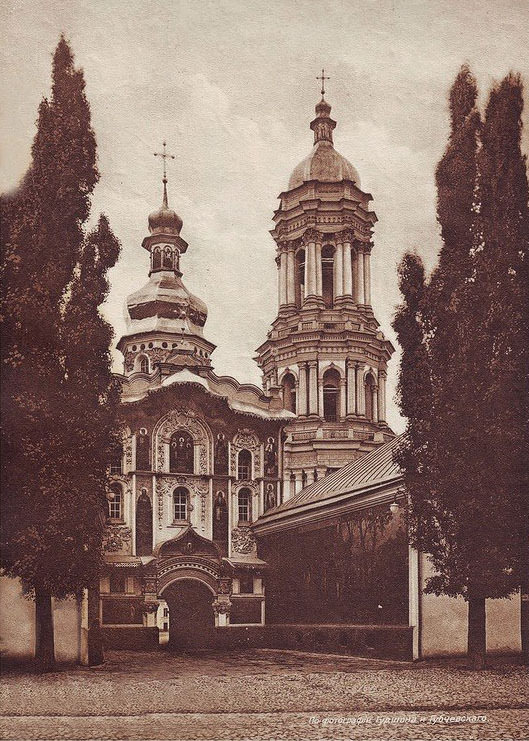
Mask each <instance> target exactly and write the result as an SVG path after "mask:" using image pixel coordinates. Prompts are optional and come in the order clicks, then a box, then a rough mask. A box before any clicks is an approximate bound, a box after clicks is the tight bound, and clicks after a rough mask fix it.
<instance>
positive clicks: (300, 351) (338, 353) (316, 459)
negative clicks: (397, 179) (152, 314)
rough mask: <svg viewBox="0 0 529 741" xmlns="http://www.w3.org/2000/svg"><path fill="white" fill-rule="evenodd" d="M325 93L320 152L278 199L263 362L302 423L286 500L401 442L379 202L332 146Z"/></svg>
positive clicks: (295, 429)
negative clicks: (377, 278) (382, 287)
mask: <svg viewBox="0 0 529 741" xmlns="http://www.w3.org/2000/svg"><path fill="white" fill-rule="evenodd" d="M330 113H331V106H330V105H329V103H327V101H326V100H325V98H324V96H323V95H322V98H321V100H320V101H319V102H318V104H317V105H316V116H315V118H314V119H313V121H311V124H310V128H311V129H312V131H313V132H314V144H313V148H312V150H311V152H310V154H309V155H308V157H306V158H305V159H304V160H303V161H302V162H300V164H299V165H297V167H295V168H294V170H293V172H292V175H291V176H290V180H289V184H288V188H287V190H286V191H284V192H282V193H281V194H280V195H279V199H280V205H279V208H278V209H277V210H276V211H275V213H274V216H273V219H274V222H275V227H274V229H272V231H271V235H272V237H273V239H274V241H275V243H276V264H277V269H278V312H277V317H276V319H275V320H274V322H273V324H272V327H271V329H270V331H269V332H268V336H267V339H266V341H265V342H264V343H263V344H262V345H261V346H260V347H259V348H258V349H257V358H256V359H257V362H258V364H259V366H260V368H261V370H262V373H263V384H264V387H265V390H266V391H270V390H272V389H273V388H279V390H280V391H282V393H283V403H284V405H285V407H286V408H288V409H291V410H294V404H295V412H296V414H297V418H296V420H294V421H292V422H290V423H289V425H288V427H287V428H286V435H287V438H286V442H285V454H284V473H285V480H284V486H283V498H284V499H288V498H289V496H290V495H291V494H292V493H295V492H297V491H299V489H300V488H302V486H304V485H306V484H310V483H312V481H314V480H315V479H316V478H318V477H322V476H324V475H326V474H327V473H328V472H330V471H332V470H334V469H336V468H339V467H341V466H342V465H345V463H348V462H349V461H351V460H352V459H354V458H355V457H358V456H360V455H362V454H363V453H366V452H368V451H369V450H371V449H373V447H375V446H377V445H379V444H381V443H382V442H384V441H386V440H388V439H389V438H390V437H392V436H393V433H392V431H391V430H390V428H389V426H388V424H387V422H386V368H387V363H388V361H389V359H390V358H391V355H392V354H393V352H394V348H393V346H392V345H391V343H390V342H389V341H388V340H387V339H386V338H385V337H384V335H383V333H382V332H381V330H380V327H379V324H378V322H377V320H376V318H375V315H374V313H373V308H372V305H371V260H370V256H371V251H372V249H373V226H374V224H375V223H376V221H377V217H376V214H375V212H374V211H373V210H372V209H371V208H370V202H371V201H372V196H371V195H370V194H369V193H366V192H365V191H363V190H362V189H361V184H360V177H359V175H358V172H357V171H356V169H355V168H354V167H353V165H352V164H351V163H350V162H349V161H348V160H347V159H346V158H345V157H343V156H342V155H341V154H339V153H338V152H337V151H336V149H335V148H334V143H333V131H334V129H335V127H336V122H335V121H334V120H333V119H332V118H331V117H330Z"/></svg>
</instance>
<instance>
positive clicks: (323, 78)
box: [316, 69, 331, 98]
mask: <svg viewBox="0 0 529 741" xmlns="http://www.w3.org/2000/svg"><path fill="white" fill-rule="evenodd" d="M316 79H317V80H321V97H322V98H323V96H324V95H325V80H330V79H331V78H330V77H326V76H325V70H324V69H322V71H321V75H317V76H316Z"/></svg>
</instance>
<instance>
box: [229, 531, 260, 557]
mask: <svg viewBox="0 0 529 741" xmlns="http://www.w3.org/2000/svg"><path fill="white" fill-rule="evenodd" d="M231 544H232V547H233V550H234V551H236V553H251V552H252V551H253V550H254V549H255V545H256V544H255V538H254V536H253V534H252V531H251V530H250V528H249V527H236V528H235V529H234V530H232V532H231Z"/></svg>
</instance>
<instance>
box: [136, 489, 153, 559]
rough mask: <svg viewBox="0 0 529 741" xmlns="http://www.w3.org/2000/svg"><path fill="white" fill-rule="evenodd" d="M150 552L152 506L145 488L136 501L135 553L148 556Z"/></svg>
mask: <svg viewBox="0 0 529 741" xmlns="http://www.w3.org/2000/svg"><path fill="white" fill-rule="evenodd" d="M151 553H152V506H151V500H150V499H149V495H148V494H147V491H146V490H145V489H142V492H141V494H140V496H139V498H138V501H137V503H136V555H137V556H150V555H151Z"/></svg>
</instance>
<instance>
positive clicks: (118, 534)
mask: <svg viewBox="0 0 529 741" xmlns="http://www.w3.org/2000/svg"><path fill="white" fill-rule="evenodd" d="M131 538H132V530H131V529H130V527H120V526H119V525H111V526H110V527H108V528H107V529H106V532H105V535H104V539H103V550H105V551H108V552H110V553H117V552H118V551H121V550H123V548H125V547H127V546H128V544H129V543H130V540H131Z"/></svg>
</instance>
